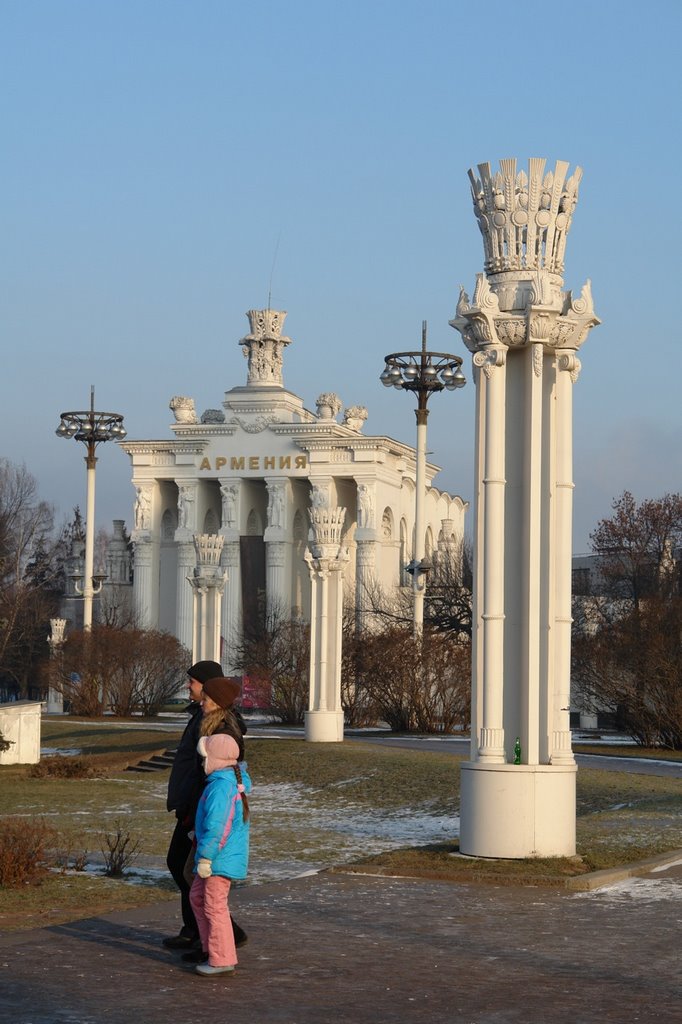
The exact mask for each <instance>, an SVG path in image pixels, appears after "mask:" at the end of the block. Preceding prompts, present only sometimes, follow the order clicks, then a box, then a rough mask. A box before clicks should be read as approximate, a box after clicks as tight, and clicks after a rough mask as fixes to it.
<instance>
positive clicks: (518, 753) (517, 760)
mask: <svg viewBox="0 0 682 1024" xmlns="http://www.w3.org/2000/svg"><path fill="white" fill-rule="evenodd" d="M514 764H521V740H520V739H519V737H518V736H517V737H516V743H515V744H514Z"/></svg>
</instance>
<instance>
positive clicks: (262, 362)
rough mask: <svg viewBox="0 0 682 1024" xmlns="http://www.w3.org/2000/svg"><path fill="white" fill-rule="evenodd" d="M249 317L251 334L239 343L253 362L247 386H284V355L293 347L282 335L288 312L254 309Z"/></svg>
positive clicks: (250, 361) (288, 339) (250, 365)
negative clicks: (286, 350) (285, 350)
mask: <svg viewBox="0 0 682 1024" xmlns="http://www.w3.org/2000/svg"><path fill="white" fill-rule="evenodd" d="M246 315H247V316H248V318H249V326H250V327H251V332H250V334H247V335H246V336H245V337H244V338H242V339H241V341H240V342H239V344H240V345H241V346H242V349H243V352H244V355H245V356H246V358H247V359H248V361H249V372H248V378H247V384H253V385H258V386H262V385H264V384H266V385H274V386H276V387H282V384H283V381H282V353H283V351H284V349H285V347H286V346H287V345H290V344H291V338H287V337H285V336H284V335H283V334H282V328H283V327H284V320H285V318H286V315H287V314H286V310H277V309H250V310H249V311H248V313H247V314H246Z"/></svg>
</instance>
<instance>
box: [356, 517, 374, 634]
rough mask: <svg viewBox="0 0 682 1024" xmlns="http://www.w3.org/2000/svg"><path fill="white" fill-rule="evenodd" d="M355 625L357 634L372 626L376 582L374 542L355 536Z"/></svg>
mask: <svg viewBox="0 0 682 1024" xmlns="http://www.w3.org/2000/svg"><path fill="white" fill-rule="evenodd" d="M355 545H356V547H355V625H356V628H357V630H358V632H364V631H366V630H368V629H371V626H372V590H373V588H374V586H375V582H376V556H377V549H378V544H377V542H376V541H375V540H360V539H359V538H358V535H357V532H356V534H355Z"/></svg>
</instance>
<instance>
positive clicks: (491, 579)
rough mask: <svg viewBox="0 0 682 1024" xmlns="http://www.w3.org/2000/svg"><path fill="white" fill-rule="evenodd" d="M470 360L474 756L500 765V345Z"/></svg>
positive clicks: (502, 436)
mask: <svg viewBox="0 0 682 1024" xmlns="http://www.w3.org/2000/svg"><path fill="white" fill-rule="evenodd" d="M474 365H475V366H477V367H479V368H480V369H481V370H482V371H483V372H482V373H481V374H480V375H479V377H478V382H479V387H480V389H481V392H482V395H483V397H482V399H481V406H480V407H481V410H482V412H483V416H484V424H483V436H484V437H485V443H484V445H483V452H484V465H483V479H482V485H483V488H482V494H481V505H482V507H481V519H482V522H483V551H484V552H485V555H484V558H483V561H482V565H481V567H480V568H481V572H480V573H479V574H477V577H476V584H477V586H478V590H479V593H478V598H477V600H478V604H479V606H480V608H481V622H482V634H483V636H482V646H483V659H482V662H481V664H480V665H479V672H480V675H479V677H478V680H477V684H478V690H479V692H480V694H481V696H482V701H481V710H482V724H481V730H480V734H479V747H478V760H479V761H482V762H489V763H491V764H503V763H504V761H505V760H506V757H505V751H504V728H503V721H502V701H503V686H502V680H503V669H502V662H503V653H504V540H505V538H504V498H505V493H504V492H505V476H504V452H505V431H504V402H505V390H506V387H505V385H506V380H505V353H504V350H503V349H501V348H492V347H490V348H486V349H484V350H483V351H482V352H477V353H476V355H475V356H474Z"/></svg>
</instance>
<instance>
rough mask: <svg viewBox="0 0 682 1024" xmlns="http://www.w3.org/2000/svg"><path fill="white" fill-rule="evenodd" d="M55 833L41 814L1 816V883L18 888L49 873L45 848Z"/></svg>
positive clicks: (50, 842) (3, 885)
mask: <svg viewBox="0 0 682 1024" xmlns="http://www.w3.org/2000/svg"><path fill="white" fill-rule="evenodd" d="M55 837H56V833H55V830H54V829H53V828H51V827H50V826H49V825H46V824H45V822H44V821H42V820H41V819H39V818H38V819H34V820H28V821H27V820H26V818H2V819H0V887H4V888H7V889H12V888H17V887H18V886H20V885H25V884H27V883H28V882H34V881H36V880H37V879H39V878H41V877H42V876H44V875H46V874H47V872H48V870H49V867H50V863H49V859H48V856H47V853H46V850H47V848H49V847H51V846H52V844H53V843H54V840H55Z"/></svg>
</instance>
